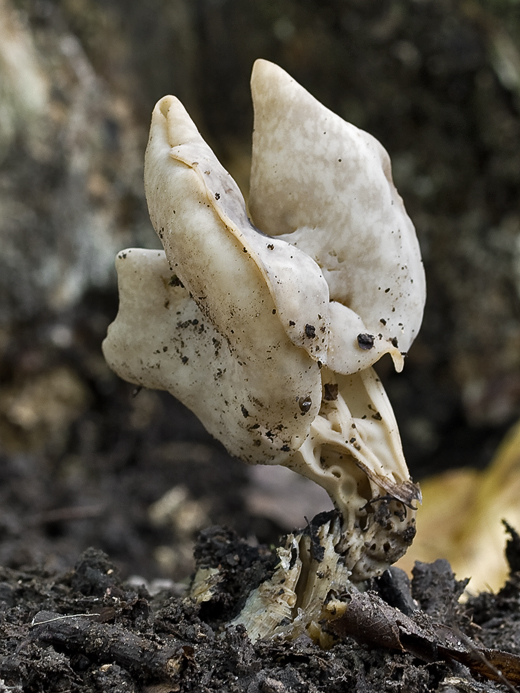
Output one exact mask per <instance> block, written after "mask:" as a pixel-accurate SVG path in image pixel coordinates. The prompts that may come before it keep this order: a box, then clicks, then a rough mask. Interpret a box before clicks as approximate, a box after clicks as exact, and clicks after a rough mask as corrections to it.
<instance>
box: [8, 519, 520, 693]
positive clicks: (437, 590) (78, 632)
mask: <svg viewBox="0 0 520 693" xmlns="http://www.w3.org/2000/svg"><path fill="white" fill-rule="evenodd" d="M196 556H197V561H198V564H199V565H201V566H220V568H221V571H222V575H223V582H222V583H221V586H220V588H219V590H217V591H216V593H215V596H214V597H213V598H212V599H211V600H210V601H208V602H205V603H203V604H202V605H198V604H195V603H194V601H193V600H191V599H188V598H185V597H183V596H182V595H180V594H179V591H178V589H176V588H175V587H173V586H170V588H169V589H163V590H160V591H158V592H157V593H154V595H153V596H152V595H151V594H150V593H149V592H148V591H147V589H146V588H145V587H144V586H136V585H135V584H129V583H128V582H125V581H122V580H121V578H120V577H119V575H118V572H117V570H116V569H115V568H114V566H113V564H112V563H111V562H110V560H109V559H108V557H107V556H106V555H105V554H103V553H102V552H101V551H98V550H95V549H89V550H87V551H85V552H84V553H83V555H82V556H81V557H80V558H79V559H78V561H77V563H76V565H75V566H74V569H73V570H70V571H67V572H65V573H63V572H60V573H50V572H47V571H45V570H38V569H31V570H25V571H17V570H11V569H6V568H4V569H1V570H0V633H1V642H0V677H2V679H3V680H2V681H1V682H0V690H2V691H8V690H10V691H46V692H47V691H56V692H57V691H63V692H65V691H70V692H72V691H74V692H79V691H110V692H112V693H123V691H124V692H128V691H136V692H137V691H147V692H149V693H152V691H153V692H154V693H158V692H159V691H161V693H167V692H168V691H172V692H173V691H197V692H199V691H200V692H205V693H212V692H215V693H222V692H224V691H225V692H227V691H229V692H232V691H233V692H234V691H236V692H237V693H238V692H239V691H240V692H244V693H246V692H247V693H289V692H291V693H307V692H309V693H311V692H314V691H316V692H317V691H327V692H328V693H340V692H345V691H355V692H356V693H362V692H367V693H368V692H369V691H370V692H371V691H388V692H392V693H396V692H398V691H403V692H404V691H410V692H412V691H413V692H414V693H421V692H423V691H424V692H425V693H426V691H439V692H441V691H442V692H443V693H448V692H454V691H495V690H514V688H513V687H512V684H511V683H509V684H508V682H507V681H506V680H504V682H503V683H496V682H495V681H493V680H492V679H496V678H497V677H499V673H498V672H497V669H496V667H495V666H493V662H492V658H493V657H495V658H496V654H493V652H494V651H496V650H499V649H500V650H506V651H508V652H511V653H515V654H520V633H519V627H518V619H519V616H518V614H519V606H520V573H518V572H515V573H512V575H511V577H510V580H509V581H508V583H507V584H506V586H505V587H504V588H503V589H502V590H501V592H500V593H499V594H498V595H496V596H493V595H489V594H481V595H480V596H479V597H477V598H475V599H471V600H469V601H468V602H467V603H466V604H464V605H461V604H459V602H458V597H459V596H460V594H461V592H462V591H463V589H464V584H465V583H463V582H457V581H456V580H455V578H454V576H453V574H452V573H451V570H450V567H449V565H448V564H447V562H446V561H442V560H439V561H436V562H435V563H433V564H431V565H427V564H417V565H416V569H415V571H414V578H413V581H412V583H411V591H410V587H409V585H408V584H407V580H406V579H403V574H402V573H400V571H397V570H395V569H394V570H393V571H392V572H387V573H386V574H385V575H384V576H383V578H381V579H380V580H378V581H375V582H374V584H373V585H371V587H372V590H373V591H372V592H369V593H367V595H366V596H367V598H368V597H370V599H371V600H372V604H373V605H374V604H375V605H378V609H379V614H378V615H377V616H376V618H374V619H372V621H369V622H368V623H365V627H364V629H363V630H358V632H357V633H356V638H355V639H354V638H353V637H350V636H342V637H341V636H339V637H338V638H337V641H336V644H335V645H334V646H333V647H332V648H330V649H327V650H323V649H320V648H319V647H318V646H317V645H315V644H313V643H312V642H311V640H310V639H307V638H300V639H299V640H297V641H295V642H266V641H260V642H258V643H256V644H254V645H253V644H252V643H251V642H250V641H249V639H248V637H247V635H246V633H245V631H244V629H243V627H240V626H239V627H228V628H226V627H225V623H226V622H227V621H229V620H230V619H231V618H232V617H233V616H235V615H236V613H237V611H238V609H239V608H240V606H241V605H242V604H243V601H244V599H245V596H246V595H247V592H248V591H249V589H250V588H251V586H252V585H255V584H258V582H259V581H260V580H261V579H262V578H265V576H266V574H269V571H270V570H272V567H273V563H274V561H273V557H272V553H271V552H270V551H269V550H268V549H266V548H263V547H256V548H254V547H251V546H250V545H249V544H248V543H247V542H245V541H244V540H243V539H241V538H239V537H238V536H237V535H236V534H235V533H233V532H232V531H230V530H227V529H224V528H221V527H213V528H211V529H208V530H205V531H204V532H202V533H201V535H200V537H199V541H198V544H197V548H196ZM508 557H509V560H510V563H511V565H512V566H515V567H516V566H518V562H519V561H520V551H519V542H518V537H516V543H515V540H511V541H510V542H509V546H508ZM378 595H379V596H378ZM380 597H382V599H380ZM383 600H384V601H383ZM414 600H415V601H414ZM397 605H398V606H400V607H401V610H399V609H396V608H395V607H396V606H397ZM405 612H407V614H408V619H410V620H409V623H410V624H411V626H408V640H405V639H404V634H403V633H404V631H403V629H402V623H401V622H402V621H403V620H404V619H406V616H405ZM386 621H388V622H389V621H392V622H395V623H401V626H400V627H401V636H400V637H401V639H402V641H403V644H404V647H403V648H402V649H403V651H401V652H396V651H395V649H396V648H395V646H393V645H391V644H390V645H388V643H387V644H386V646H381V644H383V645H384V644H385V643H384V638H382V636H381V633H382V632H383V631H384V627H385V626H384V622H386ZM337 623H340V622H339V621H338V622H337ZM414 624H415V625H414ZM410 628H411V629H412V630H413V629H416V628H420V629H422V630H421V632H422V633H423V632H427V633H428V635H427V637H426V638H425V639H424V638H423V640H425V641H424V642H421V638H420V637H419V638H417V637H415V640H414V641H413V642H412V641H410ZM425 628H428V629H429V630H427V631H425V630H424V629H425ZM341 629H342V626H341V625H340V626H336V628H335V629H334V630H335V631H336V632H339V631H341ZM447 631H449V633H450V634H451V633H453V634H455V636H456V638H457V643H458V645H457V647H458V646H459V645H460V643H462V644H463V646H464V647H466V652H467V660H468V661H467V662H466V663H468V662H469V667H468V666H465V665H464V664H461V663H459V662H458V661H455V659H454V658H453V657H451V656H450V654H449V653H448V654H446V652H445V650H443V649H442V647H441V645H440V644H441V643H442V642H446V632H447ZM421 637H422V636H421ZM378 639H379V640H380V641H381V644H380V646H377V645H374V642H377V641H378ZM363 643H369V644H363ZM479 651H484V652H486V653H487V656H482V657H481V658H480V659H479V657H476V656H475V653H478V652H479ZM411 652H412V653H411ZM489 652H491V654H489ZM452 654H453V652H452ZM459 655H460V653H459ZM459 655H457V653H455V656H457V658H458V659H460V656H459ZM508 666H509V670H508V676H510V680H512V681H515V680H516V681H519V680H520V658H519V659H518V660H516V659H515V658H511V661H509V662H508ZM503 668H504V667H503ZM504 673H505V671H504ZM508 685H509V687H508Z"/></svg>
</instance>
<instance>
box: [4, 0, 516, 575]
mask: <svg viewBox="0 0 520 693" xmlns="http://www.w3.org/2000/svg"><path fill="white" fill-rule="evenodd" d="M519 39H520V2H518V0H466V1H462V2H461V1H460V0H457V1H455V0H453V1H452V0H279V1H278V2H272V0H257V1H256V2H254V3H245V2H241V1H240V0H150V1H149V2H147V3H141V2H138V1H136V0H56V1H54V2H53V1H51V0H0V565H4V566H11V567H19V566H22V565H27V564H34V563H40V564H43V565H45V566H46V567H47V568H49V569H54V568H63V567H67V566H69V565H71V564H72V563H73V562H74V560H75V559H76V557H77V555H78V553H79V552H80V551H82V550H83V549H84V548H86V547H87V546H89V545H95V546H97V547H99V548H102V549H104V550H105V551H107V552H108V553H109V554H110V556H111V558H112V559H114V560H115V561H116V562H117V563H118V565H119V566H120V567H121V570H122V571H123V572H124V574H126V575H130V574H135V573H138V574H140V575H143V576H145V577H147V578H154V577H161V576H163V577H170V578H173V579H176V580H178V579H182V578H183V577H185V576H186V575H187V574H189V572H190V570H191V566H192V563H191V561H192V558H191V546H192V542H193V538H194V537H195V535H196V533H197V531H198V530H200V529H201V528H203V527H205V526H208V525H209V524H211V523H226V524H227V525H229V526H231V527H233V528H234V529H236V530H237V531H238V532H239V533H240V534H241V535H242V536H249V537H251V541H254V537H256V538H257V539H258V540H259V541H261V542H268V543H269V542H274V541H276V538H277V536H278V535H279V534H280V533H282V532H284V531H287V530H289V529H291V528H292V527H293V526H294V525H303V524H304V522H305V520H304V516H308V517H310V516H312V515H313V514H314V513H316V512H318V511H320V510H322V509H324V508H326V507H328V501H327V499H324V498H323V497H322V495H321V494H320V490H319V489H314V488H313V486H312V485H308V484H304V483H303V482H301V481H300V480H299V479H296V478H295V477H293V476H283V477H280V476H276V475H275V476H273V472H275V470H272V469H270V468H262V469H260V468H256V469H254V470H252V469H249V468H247V467H246V466H244V465H242V463H240V462H238V461H236V460H232V459H230V458H229V457H228V455H227V454H226V453H225V451H224V449H223V448H222V447H221V446H220V445H219V444H218V443H216V442H215V441H214V440H213V439H211V437H210V436H208V434H207V433H205V431H204V430H203V429H202V427H201V425H200V424H199V423H198V422H197V420H195V419H194V417H193V416H192V415H191V414H190V413H189V412H188V411H186V410H185V409H184V408H183V407H182V406H181V405H180V404H179V403H177V402H176V401H175V400H174V399H173V398H172V397H170V396H168V395H166V394H164V393H157V392H151V391H141V392H139V393H138V394H136V392H135V391H134V388H133V387H132V386H130V385H128V384H126V383H124V382H122V381H120V380H119V379H118V378H117V377H116V376H115V375H113V374H112V373H111V372H110V371H109V370H108V368H107V367H106V365H105V363H104V361H103V358H102V355H101V351H100V344H101V341H102V339H103V337H104V335H105V333H106V328H107V326H108V324H109V323H110V322H111V321H112V319H113V318H114V316H115V314H116V311H117V288H116V276H115V272H114V269H113V261H114V256H115V254H116V252H117V251H118V250H120V249H122V248H124V247H127V246H132V245H139V246H145V247H158V241H157V239H156V238H155V235H154V233H153V230H152V227H151V224H150V222H149V220H148V215H147V211H146V203H145V199H144V190H143V183H142V174H143V170H142V169H143V155H144V149H145V146H146V139H147V131H148V124H149V118H150V113H151V110H152V108H153V105H154V103H155V102H156V100H157V99H159V98H160V97H161V96H163V95H164V94H168V93H173V94H175V95H177V96H178V97H179V98H180V99H181V100H182V101H183V103H184V105H185V106H186V108H187V110H188V111H189V112H190V114H191V116H192V117H193V118H194V120H195V122H196V123H197V125H198V127H199V129H200V130H201V132H202V134H203V136H204V137H206V139H207V140H208V141H209V143H210V145H211V146H212V147H213V148H214V150H215V152H216V154H217V155H218V156H219V158H220V159H221V161H222V162H223V164H224V165H225V166H226V167H227V168H228V169H229V171H230V172H231V173H232V175H233V176H235V178H236V179H237V181H238V183H239V184H240V186H241V187H242V189H243V190H244V191H247V186H248V171H249V157H250V143H251V129H252V108H251V102H250V94H249V85H248V82H249V75H250V71H251V67H252V64H253V62H254V60H255V59H256V58H257V57H263V58H266V59H269V60H272V61H274V62H276V63H278V64H279V65H281V66H282V67H283V68H284V69H286V70H287V71H288V72H289V73H290V74H291V75H292V76H293V77H294V78H295V79H296V80H298V81H299V82H300V83H301V84H302V85H303V86H305V87H306V88H307V89H308V90H309V91H310V92H311V93H312V94H313V95H314V96H316V97H317V98H318V99H319V100H320V101H322V102H323V103H324V104H325V105H326V106H328V107H329V108H331V109H332V110H334V111H335V112H336V113H338V114H339V115H340V116H342V117H343V118H345V119H346V120H349V121H350V122H352V123H354V124H355V125H357V126H359V127H361V128H363V129H365V130H367V131H369V132H370V133H372V134H373V135H375V136H376V137H377V138H378V139H379V140H380V141H381V142H382V143H383V145H384V146H385V147H386V149H387V150H388V151H389V153H390V156H391V158H392V162H393V175H394V180H395V183H396V186H397V188H398V190H399V192H400V193H401V195H402V196H403V198H404V200H405V204H406V206H407V209H408V211H409V214H410V216H411V217H412V219H413V220H414V223H415V225H416V228H417V233H418V236H419V240H420V243H421V247H422V253H423V257H424V262H425V267H426V273H427V282H428V303H427V306H426V312H425V317H424V323H423V328H422V332H421V334H420V336H419V338H418V339H417V341H416V343H415V345H414V347H413V348H412V350H411V352H410V355H409V357H408V359H407V363H406V367H405V370H404V373H403V374H400V375H396V374H394V373H392V370H391V364H390V362H389V361H388V362H386V361H384V360H383V361H382V362H381V363H380V367H379V371H380V373H381V376H382V377H383V380H384V382H385V386H386V388H387V391H388V394H389V396H390V399H391V401H392V403H393V406H394V408H395V411H396V415H397V418H398V421H399V423H400V427H401V434H402V438H403V444H404V448H405V453H406V456H407V460H408V462H409V466H410V468H411V470H412V474H413V476H414V478H415V479H416V480H423V479H426V478H428V477H431V475H437V474H439V473H441V472H445V471H446V470H453V469H457V470H458V471H456V472H453V471H448V472H447V476H446V475H445V476H443V477H442V478H441V479H439V478H436V479H435V480H434V481H433V482H427V481H425V482H424V484H423V486H424V490H425V498H427V499H428V503H427V504H426V505H425V510H424V512H425V516H424V517H425V519H424V523H423V529H421V524H420V521H421V515H420V516H419V541H418V542H417V547H418V548H417V550H416V554H413V556H412V558H414V557H419V558H421V559H424V560H431V559H432V558H435V557H436V553H439V552H440V553H441V554H442V555H447V557H449V558H452V560H454V561H455V562H456V561H457V560H459V559H460V558H461V556H462V555H463V554H464V551H463V550H462V549H461V546H462V545H464V546H465V547H466V549H465V551H466V553H468V552H469V553H468V556H469V557H470V558H471V560H470V558H468V559H467V560H466V563H462V566H459V565H457V570H459V571H461V572H459V576H460V577H464V576H465V575H469V574H474V573H475V571H476V570H477V568H476V567H475V566H481V567H482V566H483V565H484V567H485V568H486V571H487V572H485V574H484V576H483V577H482V578H481V579H480V582H479V583H478V585H479V586H482V585H484V586H485V585H486V584H488V585H491V586H496V585H498V584H499V580H500V579H502V578H501V577H500V578H495V577H492V576H491V567H490V566H491V563H493V561H495V559H494V558H493V559H492V556H491V553H490V551H491V549H490V547H491V546H493V547H495V548H496V547H498V553H497V552H496V551H495V553H497V556H498V558H497V559H496V560H497V561H500V560H501V559H500V555H501V553H502V548H501V547H502V545H503V544H504V543H505V534H504V530H503V528H502V527H501V524H500V519H501V518H502V517H506V518H508V519H509V521H510V522H511V523H512V524H515V522H516V523H517V527H518V525H519V524H520V511H519V508H518V505H520V503H519V502H518V501H517V499H520V481H518V479H519V475H520V436H518V435H517V436H516V437H515V434H514V432H513V434H511V435H510V438H509V439H508V441H506V443H504V445H503V447H502V451H501V452H500V453H499V454H498V456H497V453H496V451H497V447H498V445H499V443H500V442H501V441H502V440H503V438H504V436H505V434H506V432H507V431H508V430H510V429H511V426H512V425H513V424H514V423H515V422H516V421H517V420H518V418H519V414H520V195H519V191H520V42H519ZM504 446H505V447H504ZM497 459H498V462H499V463H500V464H498V463H497ZM504 459H505V460H506V462H504ZM493 460H494V462H493ZM493 464H494V465H495V466H492V465H493ZM497 464H498V466H497ZM497 469H498V470H499V471H498V472H497V471H496V470H497ZM491 474H493V475H494V476H492V480H493V483H491V482H489V483H487V485H486V484H485V483H484V482H485V481H486V480H488V481H489V478H490V475H491ZM486 475H487V476H486ZM447 489H449V491H448V490H447ZM482 489H485V490H484V491H483V490H482ZM505 492H507V493H506V495H505V496H503V494H504V493H505ZM436 499H441V500H443V501H444V503H443V504H442V509H441V514H442V518H443V522H444V524H442V528H441V524H439V515H438V513H437V515H436V514H435V512H434V511H433V510H432V508H434V507H435V506H436V503H437V501H436ZM437 505H438V507H441V506H440V505H439V504H438V503H437ZM490 508H492V511H491V510H490ZM489 513H491V515H489ZM477 517H478V518H480V521H479V522H477V519H476V518H477ZM432 518H433V519H432ZM482 518H484V519H483V520H482ZM491 526H493V527H495V528H497V529H496V531H495V530H493V532H494V533H492V534H491V535H490V537H488V536H487V534H486V530H487V529H488V528H489V527H491ZM428 528H430V529H428ZM428 532H429V534H428ZM421 533H422V536H421ZM488 534H489V533H488ZM484 535H486V536H484ZM468 536H471V537H472V539H471V541H470V540H468ZM486 537H487V538H486ZM439 542H440V544H442V545H439ZM464 542H465V543H464ZM468 542H469V543H468ZM471 542H473V543H471ZM486 542H488V543H486ZM454 547H455V548H454ZM467 547H469V548H467ZM450 551H451V552H452V553H451V554H450ZM417 552H418V553H417ZM479 552H480V553H479ZM493 555H494V554H493ZM471 561H473V563H471ZM483 562H484V563H483ZM498 570H499V573H500V575H501V576H503V573H504V570H505V567H504V565H502V566H501V567H500V568H499V569H498ZM468 571H469V572H468ZM500 571H502V572H500ZM497 574H498V573H497ZM493 581H495V582H493ZM475 584H476V583H475Z"/></svg>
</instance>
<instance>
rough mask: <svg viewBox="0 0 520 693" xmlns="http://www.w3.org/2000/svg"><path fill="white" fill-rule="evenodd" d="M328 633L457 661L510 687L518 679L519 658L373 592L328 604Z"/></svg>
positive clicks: (422, 656) (419, 655)
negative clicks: (479, 643) (398, 606)
mask: <svg viewBox="0 0 520 693" xmlns="http://www.w3.org/2000/svg"><path fill="white" fill-rule="evenodd" d="M327 611H328V613H329V615H330V621H329V623H328V624H327V628H328V630H329V631H331V632H332V633H334V634H335V635H337V636H339V637H345V636H350V637H352V638H354V640H356V641H357V642H359V643H364V644H366V645H370V646H372V647H382V648H385V649H388V650H394V651H397V652H408V653H409V654H412V655H413V656H414V657H417V658H418V659H422V660H423V661H426V662H433V661H438V660H442V659H443V660H445V661H450V660H456V661H457V662H460V663H461V664H464V665H465V666H467V667H468V668H469V669H470V670H471V672H472V673H474V674H479V675H480V676H483V677H485V678H487V679H491V680H493V681H499V682H500V683H502V684H504V685H506V686H507V688H508V689H509V690H511V691H516V690H517V689H516V688H515V687H514V685H513V684H519V683H520V656H518V655H514V654H510V653H508V652H502V651H501V650H488V649H485V648H482V647H479V646H477V645H476V644H475V643H474V642H473V641H472V640H471V638H469V637H467V636H466V635H464V634H463V633H462V632H461V631H459V630H458V629H456V628H451V627H450V626H446V625H444V624H442V623H438V622H436V621H434V620H433V619H432V618H431V617H430V616H428V614H426V613H425V612H424V611H421V610H416V611H413V612H412V614H411V615H410V616H407V615H406V614H403V613H402V612H401V611H399V610H398V609H395V608H394V607H392V606H390V605H389V604H387V603H386V602H384V601H383V600H382V599H381V597H380V596H379V595H378V594H377V593H376V592H370V591H369V592H350V593H348V594H344V595H342V596H341V599H340V600H335V601H332V602H329V604H328V605H327Z"/></svg>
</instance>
